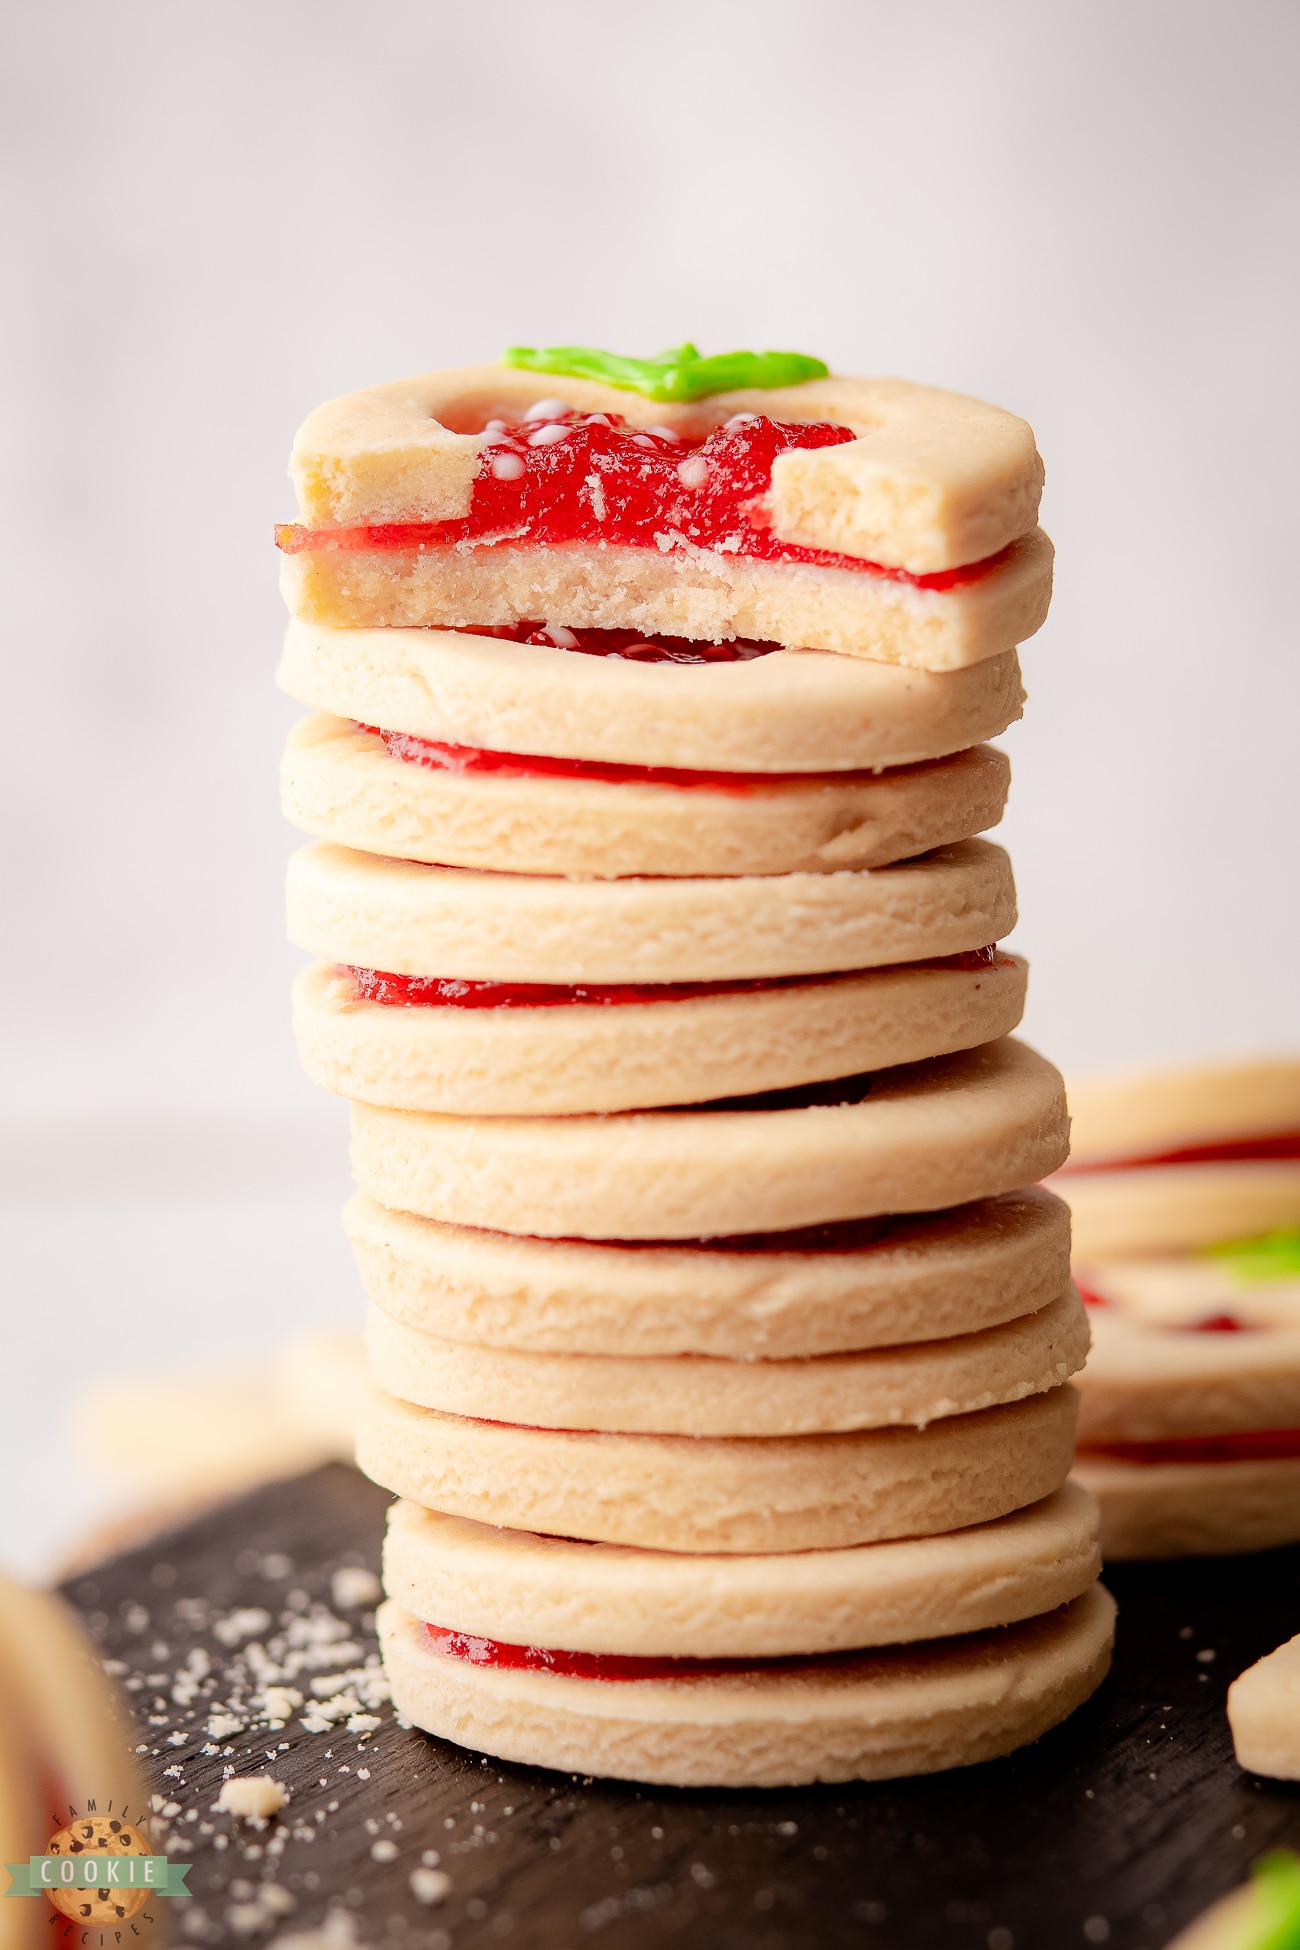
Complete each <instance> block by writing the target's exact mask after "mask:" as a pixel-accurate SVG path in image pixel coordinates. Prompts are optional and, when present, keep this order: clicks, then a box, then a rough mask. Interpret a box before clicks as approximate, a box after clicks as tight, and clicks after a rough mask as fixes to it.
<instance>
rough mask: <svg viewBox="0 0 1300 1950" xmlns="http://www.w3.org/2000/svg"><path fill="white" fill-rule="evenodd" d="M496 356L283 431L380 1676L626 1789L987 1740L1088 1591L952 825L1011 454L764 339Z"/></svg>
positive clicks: (1007, 504) (1061, 1105)
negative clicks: (381, 1534) (381, 1555)
mask: <svg viewBox="0 0 1300 1950" xmlns="http://www.w3.org/2000/svg"><path fill="white" fill-rule="evenodd" d="M513 361H514V362H513V363H512V364H509V365H503V366H496V367H479V368H473V369H470V370H467V371H461V372H451V373H436V374H433V375H430V376H427V377H425V378H422V379H418V380H413V381H406V382H403V383H401V384H399V385H395V386H388V387H379V388H376V389H374V390H372V391H370V392H367V393H362V394H358V395H356V396H354V397H352V398H350V399H345V400H341V401H335V402H332V403H331V404H329V405H327V406H325V407H322V408H321V409H319V411H318V412H316V413H315V414H313V415H312V416H311V418H310V419H309V420H308V421H307V423H306V425H305V426H304V427H303V429H302V430H301V432H300V434H299V436H298V440H297V444H296V446H295V450H294V460H293V476H294V479H295V483H296V486H297V489H298V495H299V504H300V512H301V517H302V520H301V524H300V525H297V526H293V527H289V528H286V529H284V530H282V531H281V532H280V537H279V539H280V545H281V547H282V548H283V549H284V551H285V589H286V594H287V597H288V601H289V605H290V608H291V610H292V612H293V619H294V620H293V622H292V624H291V626H290V630H289V635H288V641H287V646H286V651H285V656H284V662H283V665H282V669H281V678H280V681H281V683H282V685H283V686H284V688H285V689H286V690H288V691H289V692H290V694H291V695H293V696H294V697H296V698H298V699H300V700H301V701H302V702H303V703H305V704H308V705H311V706H312V707H313V708H314V710H315V712H316V714H317V715H315V716H313V717H311V718H309V719H308V720H307V721H306V722H305V723H304V724H302V725H301V726H299V728H298V729H297V730H296V731H295V733H294V734H293V736H292V737H291V740H290V745H289V750H288V753H287V756H286V761H285V771H284V791H285V804H286V808H287V810H288V812H289V815H290V817H291V818H292V819H293V820H294V821H295V822H296V823H297V824H298V825H300V826H302V827H303V828H305V829H306V830H307V831H308V832H309V833H311V834H313V835H314V836H316V841H317V843H316V844H314V845H311V846H309V847H308V848H306V849H305V850H304V851H303V852H302V853H300V854H299V855H298V856H297V857H296V859H295V860H294V862H293V865H292V867H291V870H290V882H289V914H290V933H291V936H292V938H293V940H294V941H295V942H296V943H297V944H298V945H299V946H300V947H303V948H305V949H308V950H310V951H311V952H312V953H313V954H315V955H316V956H318V957H319V958H320V959H319V960H318V961H317V962H316V963H315V965H314V966H313V967H311V968H309V969H308V970H307V971H306V973H305V974H304V975H303V976H302V977H301V978H300V980H299V983H298V986H297V990H296V994H295V1019H296V1026H297V1033H298V1039H299V1046H300V1049H301V1052H302V1056H303V1060H304V1062H305V1064H306V1067H307V1069H308V1071H309V1072H310V1074H311V1075H312V1076H313V1077H314V1078H315V1079H316V1080H317V1081H319V1082H320V1083H321V1084H323V1085H324V1086H325V1087H326V1088H328V1089H331V1090H335V1091H339V1092H341V1093H343V1094H344V1095H345V1096H347V1097H349V1098H350V1099H351V1100H352V1103H353V1133H354V1136H353V1165H354V1170H355V1173H356V1178H357V1182H358V1185H359V1187H360V1189H359V1191H358V1193H357V1195H356V1197H355V1198H354V1199H353V1201H352V1203H351V1205H350V1207H349V1209H348V1213H347V1220H346V1223H347V1227H348V1231H349V1233H350V1235H351V1238H352V1241H353V1244H354V1246H355V1249H356V1253H357V1258H358V1262H359V1265H360V1268H361V1273H362V1277H363V1280H364V1282H365V1285H366V1288H367V1291H368V1293H369V1295H370V1298H371V1301H372V1311H371V1317H370V1325H369V1332H368V1342H369V1358H370V1367H371V1374H372V1379H373V1390H372V1393H371V1396H370V1398H369V1402H368V1405H367V1407H366V1408H365V1410H364V1412H363V1416H362V1423H361V1428H360V1434H359V1451H358V1453H359V1460H360V1463H361V1466H362V1468H363V1469H365V1470H366V1471H367V1473H368V1474H370V1475H371V1476H373V1477H374V1478H375V1480H376V1481H378V1482H380V1483H382V1484H383V1485H384V1486H385V1487H387V1488H389V1489H391V1490H393V1491H395V1492H396V1493H397V1494H398V1496H399V1497H401V1499H402V1501H401V1502H400V1503H399V1504H398V1505H397V1506H396V1508H395V1509H394V1511H393V1513H392V1521H391V1525H390V1530H389V1539H388V1545H387V1552H386V1560H385V1568H386V1584H387V1589H388V1593H389V1602H388V1604H387V1605H386V1606H385V1608H384V1611H383V1612H382V1613H381V1619H380V1624H381V1637H382V1642H383V1646H384V1655H385V1660H386V1664H387V1668H388V1672H389V1675H390V1678H391V1680H392V1685H393V1692H394V1697H395V1699H396V1701H397V1702H398V1704H399V1706H400V1707H401V1708H402V1709H403V1710H404V1711H405V1712H406V1714H408V1715H409V1717H410V1718H411V1719H412V1720H413V1721H414V1722H415V1723H416V1724H417V1725H419V1726H422V1727H425V1728H427V1729H429V1730H430V1731H432V1732H435V1733H438V1734H442V1735H445V1736H448V1737H450V1738H452V1739H455V1740H457V1741H460V1742H462V1743H463V1744H465V1745H467V1746H470V1747H475V1748H479V1749H481V1750H483V1751H486V1752H488V1753H492V1754H495V1755H498V1756H502V1757H506V1758H510V1759H514V1760H519V1761H526V1762H535V1763H541V1764H544V1765H549V1766H553V1767H557V1768H564V1769H571V1770H575V1771H579V1772H583V1773H604V1774H616V1775H621V1776H624V1777H630V1778H634V1779H639V1780H646V1781H656V1782H675V1783H696V1784H701V1783H717V1784H733V1785H745V1784H768V1785H770V1784H777V1783H793V1782H799V1781H809V1780H838V1779H846V1778H852V1777H861V1778H884V1777H888V1776H895V1775H901V1774H908V1773H917V1772H927V1771H931V1770H934V1769H938V1768H943V1767H948V1766H954V1765H961V1764H965V1763H968V1762H972V1761H977V1760H982V1759H986V1758H988V1757H990V1756H992V1755H996V1754H1001V1753H1005V1752H1007V1751H1009V1750H1010V1749H1011V1748H1013V1747H1016V1746H1018V1745H1020V1744H1021V1743H1023V1742H1025V1741H1027V1740H1032V1739H1034V1738H1035V1737H1036V1736H1037V1735H1039V1734H1040V1733H1041V1732H1042V1731H1043V1730H1044V1729H1045V1728H1047V1727H1049V1726H1051V1725H1053V1724H1054V1723H1055V1722H1056V1721H1058V1720H1060V1719H1061V1718H1062V1717H1064V1716H1065V1715H1066V1714H1068V1713H1069V1712H1070V1711H1071V1710H1072V1709H1073V1708H1074V1707H1075V1706H1076V1705H1078V1704H1079V1702H1080V1701H1081V1700H1083V1699H1084V1698H1086V1697H1087V1695H1088V1694H1089V1693H1090V1692H1091V1691H1092V1690H1093V1688H1094V1687H1095V1686H1096V1685H1097V1683H1098V1681H1099V1679H1100V1678H1101V1676H1102V1674H1103V1672H1104V1671H1105V1668H1106V1665H1107V1662H1108V1658H1109V1647H1110V1639H1111V1629H1112V1613H1113V1607H1112V1605H1111V1603H1110V1600H1109V1598H1108V1597H1107V1596H1106V1594H1105V1593H1104V1592H1103V1591H1102V1590H1101V1588H1100V1587H1099V1586H1098V1585H1097V1584H1096V1582H1095V1580H1096V1574H1097V1567H1098V1550H1097V1519H1096V1509H1095V1505H1094V1503H1093V1501H1092V1499H1091V1498H1090V1497H1089V1496H1088V1495H1087V1494H1086V1493H1085V1492H1083V1491H1080V1490H1078V1489H1077V1488H1075V1487H1073V1486H1069V1485H1067V1484H1066V1476H1067V1473H1068V1470H1069V1466H1070V1459H1071V1453H1072V1448H1073V1439H1074V1417H1075V1402H1076V1398H1075V1395H1074V1392H1073V1390H1072V1388H1071V1387H1070V1386H1069V1385H1068V1377H1069V1375H1070V1374H1071V1373H1072V1372H1073V1371H1075V1370H1076V1369H1077V1368H1078V1367H1079V1366H1080V1365H1081V1364H1082V1362H1083V1359H1084V1356H1085V1353H1086V1349H1087V1342H1088V1329H1087V1323H1086V1317H1085V1314H1084V1311H1083V1308H1082V1306H1081V1304H1080V1302H1079V1300H1078V1297H1077V1295H1076V1294H1075V1293H1074V1291H1073V1288H1072V1287H1071V1285H1070V1276H1069V1234H1068V1213H1067V1211H1066V1208H1065V1207H1064V1205H1063V1204H1062V1203H1061V1202H1060V1201H1059V1200H1058V1199H1056V1198H1055V1197H1053V1196H1052V1195H1051V1194H1050V1193H1048V1192H1045V1191H1043V1190H1041V1189H1034V1187H1035V1185H1036V1181H1038V1180H1039V1179H1041V1178H1042V1177H1044V1176H1045V1175H1046V1174H1047V1173H1049V1172H1052V1171H1054V1170H1055V1169H1056V1168H1057V1167H1058V1166H1059V1165H1060V1164H1061V1163H1062V1161H1063V1159H1064V1157H1065V1153H1066V1129H1067V1121H1066V1115H1065V1102H1064V1094H1063V1090H1062V1086H1061V1082H1060V1079H1059V1077H1058V1076H1057V1073H1056V1072H1055V1071H1054V1070H1053V1069H1052V1068H1051V1066H1050V1065H1048V1064H1047V1063H1045V1062H1044V1061H1043V1060H1042V1059H1041V1058H1040V1057H1038V1056H1037V1055H1035V1054H1034V1053H1033V1052H1032V1051H1031V1050H1029V1049H1027V1048H1025V1047H1024V1046H1023V1045H1021V1044H1019V1043H1017V1042H1015V1041H1013V1040H1011V1039H1010V1037H1009V1033H1008V1032H1010V1031H1011V1030H1012V1029H1014V1028H1015V1026H1016V1024H1017V1022H1018V1021H1019V1018H1020V1014H1021V1008H1022V1003H1023V997H1024V987H1025V968H1024V964H1023V963H1022V962H1021V961H1020V960H1019V959H1018V958H1017V957H1015V956H1013V955H1010V954H1006V953H1004V952H1002V951H1000V950H999V949H998V948H997V946H996V943H997V941H998V939H999V937H1000V936H1002V935H1003V934H1005V932H1006V931H1007V930H1008V929H1009V928H1010V927H1011V925H1012V923H1013V920H1014V893H1013V887H1012V880H1011V872H1010V867H1009V864H1008V862H1007V859H1006V856H1005V854H1003V853H1002V852H1001V851H1000V850H999V849H998V848H997V847H995V846H993V845H990V844H989V843H988V842H987V841H985V840H982V839H979V838H977V837H975V835H977V834H979V833H980V832H982V831H984V830H985V829H987V828H988V827H990V826H992V825H994V824H995V823H996V821H997V820H998V818H999V817H1000V815H1001V809H1002V804H1003V800H1004V796H1005V792H1006V788H1007V776H1008V775H1007V767H1006V762H1005V759H1004V758H1003V757H1002V756H1001V754H1000V753H998V752H997V751H995V750H993V749H991V748H989V747H988V746H987V745H986V744H985V743H984V742H983V741H984V740H986V739H988V738H990V737H993V736H995V735H996V734H997V733H998V732H1000V731H1002V730H1004V729H1005V727H1006V726H1007V725H1008V724H1009V723H1011V722H1012V721H1013V720H1014V719H1015V718H1016V717H1018V716H1019V713H1020V706H1021V701H1022V694H1021V689H1020V679H1019V669H1018V665H1017V660H1016V655H1015V645H1016V643H1017V642H1018V641H1020V640H1021V639H1022V638H1023V637H1024V636H1026V635H1028V634H1029V633H1030V632H1031V631H1032V630H1034V629H1036V628H1037V627H1038V625H1039V623H1040V622H1041V620H1042V617H1043V614H1044V613H1045V609H1046V603H1047V598H1048V593H1049V578H1050V547H1049V545H1048V544H1047V542H1046V539H1045V537H1043V536H1042V535H1041V533H1040V532H1039V531H1038V530H1037V529H1036V526H1035V523H1036V512H1037V504H1038V494H1039V488H1040V484H1041V466H1040V463H1039V460H1038V456H1037V454H1036V452H1035V450H1034V443H1033V438H1032V435H1031V434H1030V432H1029V429H1028V428H1027V427H1026V426H1025V425H1024V424H1023V422H1021V421H1018V420H1016V419H1014V418H1012V417H1011V416H1010V415H1008V414H1005V413H1001V412H999V411H997V410H996V409H994V408H991V407H986V406H983V405H980V404H979V403H978V402H976V401H972V400H969V399H963V398H960V397H958V396H956V395H952V394H945V393H940V392H936V391H934V390H932V389H927V388H923V387H915V386H909V385H906V384H904V383H903V382H901V381H863V380H846V379H833V378H830V377H829V376H826V375H825V369H824V368H822V367H820V366H818V365H817V363H816V362H815V361H811V360H807V359H801V358H798V357H796V356H795V355H762V356H761V357H758V358H754V357H753V356H752V355H734V356H733V357H731V358H729V359H728V360H725V361H700V360H698V359H697V358H696V357H695V355H694V353H693V350H692V348H689V347H686V348H682V349H681V350H680V351H679V352H678V353H676V354H674V355H671V357H668V358H665V359H664V360H661V361H653V362H637V361H627V360H615V359H612V358H610V357H609V356H608V355H600V354H593V353H590V352H587V351H585V350H584V349H582V348H563V349H561V350H560V351H559V352H557V353H550V354H543V355H538V354H531V353H519V354H515V355H513ZM534 369H540V370H543V371H545V373H546V374H547V378H546V380H545V382H544V385H543V383H541V382H539V381H538V379H537V378H536V377H533V376H530V373H531V371H532V370H534ZM810 373H811V374H812V375H814V376H809V374H810ZM816 375H821V376H816ZM606 381H612V382H613V383H606ZM787 382H792V383H787ZM723 383H725V385H726V386H727V387H728V389H729V390H727V391H725V392H723V391H720V390H718V387H719V385H720V384H723ZM543 394H544V396H543ZM1026 1187H1028V1188H1030V1189H1025V1188H1026Z"/></svg>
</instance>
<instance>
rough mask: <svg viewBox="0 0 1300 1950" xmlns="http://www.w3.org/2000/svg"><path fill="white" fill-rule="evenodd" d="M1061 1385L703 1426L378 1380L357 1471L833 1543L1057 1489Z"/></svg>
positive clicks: (589, 1522) (471, 1507)
mask: <svg viewBox="0 0 1300 1950" xmlns="http://www.w3.org/2000/svg"><path fill="white" fill-rule="evenodd" d="M1075 1405H1076V1397H1075V1394H1074V1390H1073V1389H1072V1388H1070V1387H1069V1386H1068V1385H1066V1386H1065V1387H1061V1388H1054V1389H1052V1390H1051V1392H1050V1393H1048V1394H1045V1395H1031V1396H1029V1397H1028V1399H1027V1400H1025V1401H1022V1402H1014V1403H1011V1404H1010V1405H1008V1406H1006V1407H1003V1408H988V1409H983V1410H981V1411H980V1412H979V1413H978V1414H975V1415H959V1416H948V1417H945V1419H944V1420H943V1421H941V1422H933V1423H931V1424H930V1426H929V1428H926V1429H906V1428H894V1429H869V1430H866V1431H862V1432H858V1433H854V1434H849V1435H808V1436H791V1437H779V1436H772V1437H755V1438H736V1437H731V1438H722V1437H719V1438H712V1437H706V1436H679V1435H621V1434H620V1435H613V1434H604V1433H598V1432H592V1431H588V1430H572V1429H536V1428H522V1427H518V1426H516V1425H514V1424H510V1423H496V1422H486V1421H483V1422H480V1421H472V1420H470V1419H468V1418H467V1417H463V1416H457V1415H444V1414H442V1413H440V1412H439V1411H438V1410H436V1409H428V1408H417V1407H415V1406H414V1405H412V1404H411V1403H409V1402H403V1401H399V1400H398V1399H397V1398H396V1397H395V1396H392V1395H387V1394H385V1393H384V1392H383V1391H382V1390H381V1389H378V1388H376V1389H374V1390H373V1392H372V1393H371V1395H370V1397H369V1399H368V1401H367V1403H366V1405H365V1407H364V1408H363V1410H362V1413H361V1417H360V1421H359V1424H358V1430H357V1462H358V1464H359V1465H360V1467H361V1468H362V1469H363V1470H364V1471H365V1473H366V1475H367V1476H369V1477H371V1478H372V1479H373V1480H374V1481H375V1482H377V1483H380V1484H382V1486H383V1487H384V1488H385V1489H389V1490H392V1491H393V1492H394V1494H396V1495H398V1496H405V1497H409V1498H410V1499H411V1501H412V1502H414V1503H420V1504H423V1505H424V1506H425V1507H426V1508H427V1509H435V1510H446V1511H448V1512H450V1513H451V1514H452V1515H455V1516H462V1517H473V1518H474V1519H475V1520H476V1521H477V1522H479V1523H491V1524H499V1525H502V1526H503V1527H505V1528H507V1529H510V1530H544V1531H547V1532H548V1533H549V1534H550V1535H553V1536H564V1537H586V1538H589V1539H590V1540H591V1541H592V1542H594V1543H604V1544H631V1545H635V1546H637V1547H639V1548H642V1549H646V1550H667V1551H688V1552H695V1551H702V1552H716V1551H726V1552H733V1551H739V1552H742V1553H745V1554H749V1553H752V1552H756V1551H803V1550H838V1549H841V1548H843V1547H844V1546H845V1545H849V1544H866V1543H876V1542H879V1541H881V1540H883V1539H885V1538H890V1537H929V1536H934V1535H937V1534H938V1533H940V1532H942V1531H946V1530H955V1529H962V1528H964V1527H965V1526H966V1525H967V1524H973V1523H987V1522H989V1521H991V1520H992V1519H993V1518H995V1517H1001V1516H1005V1515H1006V1514H1007V1513H1008V1512H1009V1511H1011V1510H1018V1509H1021V1508H1023V1507H1024V1506H1025V1505H1026V1504H1028V1503H1036V1502H1038V1501H1039V1500H1040V1498H1042V1497H1044V1496H1050V1495H1051V1494H1052V1492H1053V1491H1054V1490H1058V1489H1059V1488H1060V1487H1061V1484H1062V1483H1063V1482H1064V1481H1065V1478H1066V1476H1067V1474H1068V1472H1069V1468H1070V1460H1071V1456H1072V1453H1073V1447H1074V1417H1075Z"/></svg>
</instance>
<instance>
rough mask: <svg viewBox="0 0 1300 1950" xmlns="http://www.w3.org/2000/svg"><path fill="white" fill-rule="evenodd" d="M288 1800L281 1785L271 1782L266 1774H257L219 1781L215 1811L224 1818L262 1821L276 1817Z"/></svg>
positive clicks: (283, 1786)
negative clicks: (245, 1818)
mask: <svg viewBox="0 0 1300 1950" xmlns="http://www.w3.org/2000/svg"><path fill="white" fill-rule="evenodd" d="M288 1799H289V1790H288V1788H287V1787H286V1786H285V1784H284V1782H283V1781H273V1780H272V1779H271V1776H270V1775H269V1774H260V1775H256V1776H247V1777H245V1778H244V1779H242V1780H241V1779H235V1780H230V1781H223V1782H222V1784H221V1793H220V1794H219V1795H218V1797H217V1807H218V1808H219V1809H220V1811H221V1813H222V1814H225V1815H244V1816H245V1817H248V1818H251V1819H253V1820H256V1821H265V1820H266V1819H267V1817H268V1816H269V1815H273V1814H277V1813H278V1812H279V1810H280V1809H281V1808H283V1806H284V1804H285V1802H286V1801H287V1800H288Z"/></svg>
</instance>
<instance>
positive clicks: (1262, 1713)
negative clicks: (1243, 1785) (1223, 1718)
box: [1228, 1637, 1300, 1781]
mask: <svg viewBox="0 0 1300 1950" xmlns="http://www.w3.org/2000/svg"><path fill="white" fill-rule="evenodd" d="M1228 1725H1229V1726H1230V1727H1231V1728H1232V1744H1233V1746H1234V1748H1235V1749H1236V1754H1237V1764H1238V1766H1240V1767H1244V1768H1246V1770H1247V1771H1248V1772H1249V1773H1251V1774H1267V1775H1268V1776H1270V1778H1272V1779H1273V1780H1277V1781H1300V1637H1298V1638H1293V1639H1288V1640H1287V1642H1286V1644H1285V1645H1279V1647H1278V1649H1277V1651H1276V1652H1270V1653H1269V1654H1268V1657H1267V1658H1265V1659H1259V1660H1257V1661H1256V1663H1255V1664H1254V1665H1253V1666H1248V1667H1247V1669H1246V1671H1245V1672H1243V1673H1242V1674H1241V1675H1240V1676H1239V1677H1238V1678H1236V1679H1234V1680H1233V1682H1232V1684H1231V1686H1229V1688H1228Z"/></svg>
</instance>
